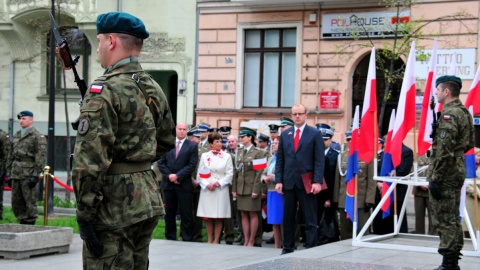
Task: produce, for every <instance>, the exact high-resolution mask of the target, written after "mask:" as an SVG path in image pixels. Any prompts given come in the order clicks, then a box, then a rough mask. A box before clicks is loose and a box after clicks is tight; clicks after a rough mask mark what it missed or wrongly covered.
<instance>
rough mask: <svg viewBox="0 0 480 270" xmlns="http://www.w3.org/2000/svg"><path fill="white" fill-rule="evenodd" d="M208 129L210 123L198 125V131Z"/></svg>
mask: <svg viewBox="0 0 480 270" xmlns="http://www.w3.org/2000/svg"><path fill="white" fill-rule="evenodd" d="M209 130H210V125H209V124H205V123H201V124H199V125H198V131H199V132H207V131H209Z"/></svg>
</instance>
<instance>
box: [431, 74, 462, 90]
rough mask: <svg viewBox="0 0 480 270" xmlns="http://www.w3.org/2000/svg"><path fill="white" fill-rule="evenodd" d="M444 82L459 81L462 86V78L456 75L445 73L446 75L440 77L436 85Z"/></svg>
mask: <svg viewBox="0 0 480 270" xmlns="http://www.w3.org/2000/svg"><path fill="white" fill-rule="evenodd" d="M443 82H455V83H458V85H460V88H462V79H460V78H459V77H457V76H454V75H444V76H441V77H438V79H437V81H436V84H435V86H438V85H439V84H441V83H443Z"/></svg>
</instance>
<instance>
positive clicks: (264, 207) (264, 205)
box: [262, 204, 267, 219]
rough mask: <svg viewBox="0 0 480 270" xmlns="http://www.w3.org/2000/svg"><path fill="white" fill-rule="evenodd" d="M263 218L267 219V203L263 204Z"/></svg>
mask: <svg viewBox="0 0 480 270" xmlns="http://www.w3.org/2000/svg"><path fill="white" fill-rule="evenodd" d="M262 218H263V219H267V205H266V204H263V205H262Z"/></svg>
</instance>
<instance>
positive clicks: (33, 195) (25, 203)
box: [12, 179, 38, 223]
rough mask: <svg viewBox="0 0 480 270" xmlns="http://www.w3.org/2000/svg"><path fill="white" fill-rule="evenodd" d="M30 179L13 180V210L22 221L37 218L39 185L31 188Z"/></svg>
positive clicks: (19, 220)
mask: <svg viewBox="0 0 480 270" xmlns="http://www.w3.org/2000/svg"><path fill="white" fill-rule="evenodd" d="M28 183H29V182H28V179H13V180H12V210H13V214H14V215H15V217H16V218H17V220H18V222H20V223H25V222H27V223H34V222H35V220H37V217H38V214H37V187H38V185H37V186H35V187H34V188H30V187H29V186H28Z"/></svg>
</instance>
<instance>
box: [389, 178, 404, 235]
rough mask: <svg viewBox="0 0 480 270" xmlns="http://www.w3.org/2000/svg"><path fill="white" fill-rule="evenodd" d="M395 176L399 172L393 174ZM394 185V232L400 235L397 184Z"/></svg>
mask: <svg viewBox="0 0 480 270" xmlns="http://www.w3.org/2000/svg"><path fill="white" fill-rule="evenodd" d="M393 176H394V177H397V170H395V171H394V172H393ZM392 185H395V187H394V188H393V231H394V233H395V234H398V214H397V183H392ZM404 203H405V202H404Z"/></svg>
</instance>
